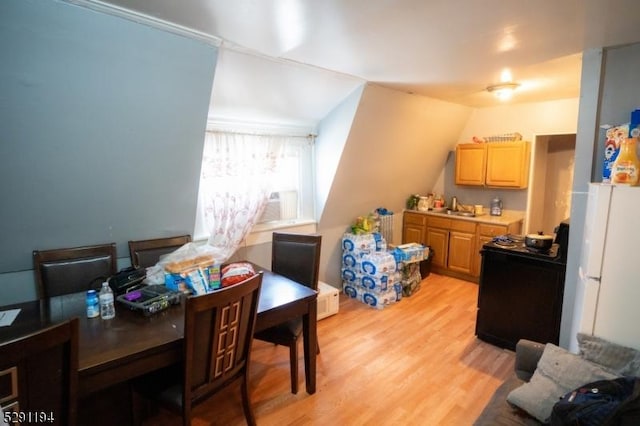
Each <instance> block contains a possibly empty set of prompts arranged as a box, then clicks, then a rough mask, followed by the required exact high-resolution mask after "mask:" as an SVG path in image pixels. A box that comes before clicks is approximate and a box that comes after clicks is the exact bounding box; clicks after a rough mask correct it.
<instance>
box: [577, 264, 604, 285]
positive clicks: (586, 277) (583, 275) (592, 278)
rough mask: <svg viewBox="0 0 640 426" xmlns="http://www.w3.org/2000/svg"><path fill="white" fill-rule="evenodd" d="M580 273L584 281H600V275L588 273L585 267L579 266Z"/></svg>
mask: <svg viewBox="0 0 640 426" xmlns="http://www.w3.org/2000/svg"><path fill="white" fill-rule="evenodd" d="M578 275H579V276H580V279H581V280H582V281H588V280H593V281H597V282H600V277H596V276H593V275H587V274H586V273H585V271H584V269H582V266H580V267H578Z"/></svg>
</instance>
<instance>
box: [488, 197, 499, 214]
mask: <svg viewBox="0 0 640 426" xmlns="http://www.w3.org/2000/svg"><path fill="white" fill-rule="evenodd" d="M489 213H490V214H491V216H502V200H501V199H500V198H498V197H496V198H494V199H493V200H491V208H490V210H489Z"/></svg>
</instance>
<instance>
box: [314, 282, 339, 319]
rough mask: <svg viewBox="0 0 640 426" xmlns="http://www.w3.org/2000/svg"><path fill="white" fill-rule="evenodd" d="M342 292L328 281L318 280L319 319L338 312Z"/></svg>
mask: <svg viewBox="0 0 640 426" xmlns="http://www.w3.org/2000/svg"><path fill="white" fill-rule="evenodd" d="M339 305H340V292H339V291H338V289H337V288H335V287H333V286H330V285H329V284H327V283H324V282H322V281H318V320H321V319H323V318H326V317H328V316H331V315H335V314H337V313H338V306H339Z"/></svg>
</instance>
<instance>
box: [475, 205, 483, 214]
mask: <svg viewBox="0 0 640 426" xmlns="http://www.w3.org/2000/svg"><path fill="white" fill-rule="evenodd" d="M483 210H484V208H483V207H482V204H476V205H475V206H473V212H474V213H475V214H476V216H480V215H481V214H482V212H483Z"/></svg>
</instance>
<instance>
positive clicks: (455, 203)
mask: <svg viewBox="0 0 640 426" xmlns="http://www.w3.org/2000/svg"><path fill="white" fill-rule="evenodd" d="M451 210H453V211H454V212H455V211H457V210H458V197H456V196H455V195H454V196H453V197H451Z"/></svg>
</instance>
